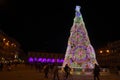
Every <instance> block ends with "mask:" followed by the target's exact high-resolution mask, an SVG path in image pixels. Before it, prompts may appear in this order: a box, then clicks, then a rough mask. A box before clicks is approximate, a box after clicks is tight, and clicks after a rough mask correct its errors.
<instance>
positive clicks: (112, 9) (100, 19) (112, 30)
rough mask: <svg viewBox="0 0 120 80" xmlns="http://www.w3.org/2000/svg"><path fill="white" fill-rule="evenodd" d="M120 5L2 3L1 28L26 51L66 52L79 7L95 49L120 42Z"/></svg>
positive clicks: (85, 0)
mask: <svg viewBox="0 0 120 80" xmlns="http://www.w3.org/2000/svg"><path fill="white" fill-rule="evenodd" d="M117 3H118V2H114V1H109V2H107V1H106V2H105V0H99V1H98V0H78V1H77V0H43V1H42V0H32V1H31V0H28V1H27V0H23V1H21V0H20V2H19V1H18V0H10V1H9V0H0V29H1V30H2V31H3V32H4V33H6V34H7V35H8V36H10V37H12V38H14V39H15V40H17V41H18V42H19V43H20V44H21V48H22V49H23V50H24V51H25V52H28V51H45V52H57V53H65V51H66V48H67V41H68V37H69V34H70V28H71V27H72V24H73V19H74V16H75V10H74V9H75V6H76V5H80V6H81V13H82V17H83V20H84V22H85V25H86V29H87V31H88V35H89V39H90V41H91V44H92V45H93V47H94V48H95V49H97V48H99V47H101V46H102V45H105V44H107V43H108V42H112V41H116V40H120V31H119V27H120V24H119V23H120V22H118V21H119V19H120V16H119V15H120V14H119V10H120V9H119V6H118V5H119V4H117Z"/></svg>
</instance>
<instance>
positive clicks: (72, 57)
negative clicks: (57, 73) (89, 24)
mask: <svg viewBox="0 0 120 80" xmlns="http://www.w3.org/2000/svg"><path fill="white" fill-rule="evenodd" d="M75 11H76V12H75V18H74V22H73V26H72V28H71V31H70V36H69V39H68V46H67V50H66V54H65V58H64V62H63V67H64V66H65V64H68V65H69V66H70V67H71V68H76V67H79V68H93V67H94V64H95V63H97V60H96V56H95V51H94V48H93V47H92V45H91V43H90V40H89V37H88V33H87V30H86V28H85V24H84V21H83V18H82V14H81V13H80V6H76V8H75Z"/></svg>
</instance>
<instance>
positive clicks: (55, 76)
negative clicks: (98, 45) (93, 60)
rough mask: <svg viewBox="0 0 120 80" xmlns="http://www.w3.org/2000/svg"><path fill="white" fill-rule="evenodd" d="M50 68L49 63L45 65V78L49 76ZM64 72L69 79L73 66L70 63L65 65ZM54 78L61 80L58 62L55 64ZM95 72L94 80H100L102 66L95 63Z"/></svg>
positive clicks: (54, 79)
mask: <svg viewBox="0 0 120 80" xmlns="http://www.w3.org/2000/svg"><path fill="white" fill-rule="evenodd" d="M49 69H50V66H49V65H48V64H47V65H45V66H44V69H43V70H44V77H45V78H48V73H49ZM63 70H64V72H65V79H67V78H68V77H69V76H70V71H71V68H70V67H69V65H68V64H66V65H65V67H64V68H63ZM52 72H53V80H56V79H57V80H60V78H59V68H58V65H57V64H54V67H53V70H52ZM93 74H94V77H93V78H94V80H100V79H99V75H100V67H99V65H97V64H95V65H94V69H93Z"/></svg>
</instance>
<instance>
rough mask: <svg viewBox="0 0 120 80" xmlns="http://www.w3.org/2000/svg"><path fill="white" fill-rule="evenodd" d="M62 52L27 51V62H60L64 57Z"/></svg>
mask: <svg viewBox="0 0 120 80" xmlns="http://www.w3.org/2000/svg"><path fill="white" fill-rule="evenodd" d="M64 55H65V54H63V53H47V52H28V62H42V63H55V62H58V63H60V64H62V62H63V59H64Z"/></svg>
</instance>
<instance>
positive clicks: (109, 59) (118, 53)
mask: <svg viewBox="0 0 120 80" xmlns="http://www.w3.org/2000/svg"><path fill="white" fill-rule="evenodd" d="M96 53H97V60H98V62H99V64H100V65H101V66H103V67H114V68H118V67H119V68H120V40H118V41H114V42H111V43H108V44H107V45H106V46H104V47H102V48H100V49H98V50H97V52H96Z"/></svg>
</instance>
